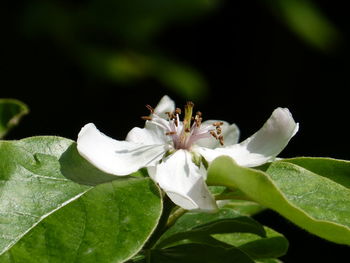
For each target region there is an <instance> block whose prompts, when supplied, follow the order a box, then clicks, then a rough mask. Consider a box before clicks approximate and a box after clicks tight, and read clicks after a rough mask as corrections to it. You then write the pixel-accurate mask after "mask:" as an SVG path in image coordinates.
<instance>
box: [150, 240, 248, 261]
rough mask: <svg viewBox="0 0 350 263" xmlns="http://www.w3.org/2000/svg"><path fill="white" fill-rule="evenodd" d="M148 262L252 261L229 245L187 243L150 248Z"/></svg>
mask: <svg viewBox="0 0 350 263" xmlns="http://www.w3.org/2000/svg"><path fill="white" fill-rule="evenodd" d="M148 262H150V263H160V262H161V263H180V262H181V263H214V262H220V263H232V262H235V263H254V260H252V259H251V258H250V257H249V256H248V255H246V254H245V253H244V252H242V251H241V250H239V249H237V248H235V247H231V248H223V247H214V246H208V245H203V244H188V245H180V246H176V247H170V248H166V249H161V250H152V251H151V254H150V258H149V261H148Z"/></svg>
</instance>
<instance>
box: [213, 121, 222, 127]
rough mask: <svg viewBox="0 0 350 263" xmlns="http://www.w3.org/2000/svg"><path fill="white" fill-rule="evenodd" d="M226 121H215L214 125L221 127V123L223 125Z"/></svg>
mask: <svg viewBox="0 0 350 263" xmlns="http://www.w3.org/2000/svg"><path fill="white" fill-rule="evenodd" d="M223 124H224V123H223V122H222V121H217V122H214V123H213V126H215V127H219V126H221V125H223Z"/></svg>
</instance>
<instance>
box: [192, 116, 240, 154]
mask: <svg viewBox="0 0 350 263" xmlns="http://www.w3.org/2000/svg"><path fill="white" fill-rule="evenodd" d="M215 122H222V123H223V124H222V125H221V130H222V136H223V137H224V144H225V146H228V145H233V144H236V143H238V139H239V129H238V127H237V125H236V124H229V123H228V122H226V121H219V120H207V121H204V122H203V123H202V124H201V126H203V128H210V127H213V130H215V127H214V126H213V123H215ZM195 144H196V145H198V146H202V147H206V148H209V149H215V148H217V147H222V146H221V145H220V142H219V141H218V140H216V139H215V138H214V137H210V138H203V139H200V140H198V141H197V142H196V143H195Z"/></svg>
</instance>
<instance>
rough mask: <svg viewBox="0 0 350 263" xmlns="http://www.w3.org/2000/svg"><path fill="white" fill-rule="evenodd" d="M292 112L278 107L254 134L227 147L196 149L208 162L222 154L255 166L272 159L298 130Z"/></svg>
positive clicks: (247, 165) (241, 163) (239, 162)
mask: <svg viewBox="0 0 350 263" xmlns="http://www.w3.org/2000/svg"><path fill="white" fill-rule="evenodd" d="M298 128H299V125H298V123H295V121H294V119H293V117H292V115H291V113H290V112H289V110H288V109H286V108H277V109H275V110H274V112H273V113H272V115H271V117H270V118H269V119H268V120H267V122H266V123H265V124H264V126H263V127H262V128H261V129H260V130H259V131H258V132H256V133H255V134H254V135H252V136H251V137H249V138H248V139H246V140H245V141H243V142H241V143H240V144H235V145H231V146H228V147H225V148H216V149H214V150H213V149H208V148H204V147H198V148H197V149H196V151H197V152H198V153H199V154H201V155H202V156H203V157H204V158H205V159H206V160H207V161H208V162H211V161H212V160H214V159H215V158H217V157H218V156H221V155H228V156H230V157H231V158H233V159H234V160H235V161H236V162H237V163H238V164H239V165H242V166H246V167H254V166H259V165H262V164H264V163H266V162H269V161H272V160H273V159H274V158H275V157H276V156H277V155H278V154H279V153H280V152H281V151H282V150H283V149H284V147H285V146H286V145H287V144H288V142H289V140H290V139H291V138H292V137H293V136H294V135H295V133H296V132H297V131H298Z"/></svg>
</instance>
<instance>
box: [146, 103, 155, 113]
mask: <svg viewBox="0 0 350 263" xmlns="http://www.w3.org/2000/svg"><path fill="white" fill-rule="evenodd" d="M146 108H147V109H148V110H149V111H150V112H151V113H154V109H153V107H152V106H151V105H149V104H147V105H146Z"/></svg>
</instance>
